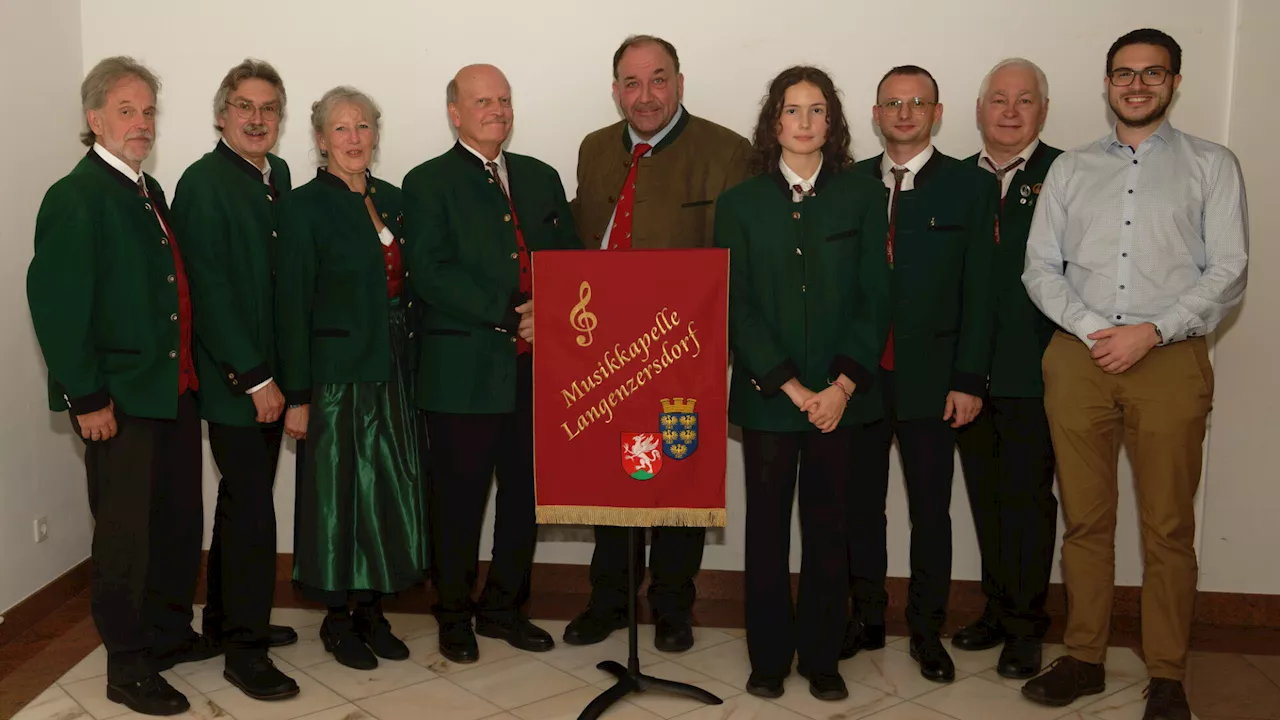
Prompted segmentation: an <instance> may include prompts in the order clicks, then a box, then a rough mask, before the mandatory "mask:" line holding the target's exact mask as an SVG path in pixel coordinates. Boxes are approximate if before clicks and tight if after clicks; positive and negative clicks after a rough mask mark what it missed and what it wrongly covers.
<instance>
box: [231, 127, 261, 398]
mask: <svg viewBox="0 0 1280 720" xmlns="http://www.w3.org/2000/svg"><path fill="white" fill-rule="evenodd" d="M218 142H221V143H222V144H223V145H226V146H227V148H228V149H230V150H231V152H233V153H235V154H236V155H239V156H240V159H241V160H244V161H245V162H247V163H249V164H250V165H252V166H254V167H256V168H258V172H260V173H262V184H263V185H267V186H268V187H269V186H270V185H271V163H269V162H267V159H266V158H263V159H262V164H263V165H265V167H258V164H257V163H255V162H254V161H252V160H250V159H249V158H247V157H245V156H243V155H240V153H239V152H238V151H237V150H236V149H235V148H233V147H231V144H230V143H228V142H227V139H226V138H222V139H220V140H219V141H218ZM250 392H252V391H250Z"/></svg>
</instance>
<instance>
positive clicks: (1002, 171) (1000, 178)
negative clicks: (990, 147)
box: [982, 157, 1025, 245]
mask: <svg viewBox="0 0 1280 720" xmlns="http://www.w3.org/2000/svg"><path fill="white" fill-rule="evenodd" d="M982 159H983V160H985V161H986V163H987V167H989V168H991V172H993V173H995V174H996V184H997V185H999V186H1000V209H1001V210H1003V209H1004V176H1005V175H1008V174H1009V173H1010V172H1011V171H1012V170H1013V169H1014V168H1016V167H1018V166H1019V165H1021V164H1022V163H1023V161H1024V160H1025V158H1017V159H1016V160H1014V161H1013V162H1011V163H1009V164H1008V165H1006V166H1004V167H1002V168H998V167H996V164H995V163H994V162H992V161H991V158H989V157H984V158H982ZM996 244H997V245H999V244H1000V216H999V215H996Z"/></svg>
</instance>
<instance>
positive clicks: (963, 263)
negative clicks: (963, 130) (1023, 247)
mask: <svg viewBox="0 0 1280 720" xmlns="http://www.w3.org/2000/svg"><path fill="white" fill-rule="evenodd" d="M876 96H877V97H876V104H875V106H873V108H872V116H873V117H874V119H875V121H876V123H877V125H878V126H879V128H880V132H881V134H882V135H883V136H884V147H885V152H884V153H883V154H882V155H878V156H876V157H874V158H871V159H869V160H864V161H862V162H860V163H858V165H857V168H858V170H857V171H859V172H865V173H868V174H869V175H871V176H872V177H875V178H877V179H879V180H880V181H881V182H883V183H884V185H885V188H886V194H885V204H886V206H887V212H888V217H889V233H888V237H887V238H886V242H885V253H886V255H887V256H888V259H889V266H890V267H891V268H892V274H893V285H892V300H891V306H892V310H891V325H890V331H889V340H888V343H887V344H886V346H885V348H884V354H883V356H882V357H881V359H880V372H879V377H878V384H879V385H880V389H881V393H882V395H883V399H884V403H885V414H884V419H883V420H880V421H879V422H877V423H874V424H873V425H871V426H869V428H868V430H867V431H866V432H864V433H860V434H859V436H858V441H857V447H855V450H854V452H855V457H858V458H860V461H859V462H858V463H855V467H856V470H855V473H854V477H853V482H852V486H851V488H850V490H849V492H848V498H849V522H848V526H849V542H850V544H849V552H850V558H849V569H850V575H851V576H852V584H853V605H854V617H853V619H852V620H851V622H850V625H849V630H848V632H847V637H846V639H845V649H844V655H845V656H846V657H848V656H851V655H853V654H854V653H856V652H857V651H858V650H860V649H873V648H878V647H883V646H884V632H885V631H884V611H885V605H886V603H887V599H888V598H887V595H886V593H885V587H884V583H885V575H886V572H887V565H888V558H887V551H886V547H885V545H886V521H885V513H884V510H885V493H886V492H887V490H888V482H889V452H890V449H891V446H892V441H893V438H894V437H895V436H896V437H897V438H898V446H899V448H900V451H901V454H902V465H903V474H904V476H905V480H906V489H907V502H908V506H909V508H910V514H911V584H910V589H909V591H908V592H909V599H908V604H907V624H908V626H909V627H910V629H911V646H910V651H911V657H912V658H914V659H915V660H916V661H917V662H919V663H920V672H921V674H922V675H923V676H924V677H925V678H927V679H929V680H933V681H936V682H951V681H952V680H954V679H955V665H954V663H953V662H952V661H951V657H950V656H949V655H947V651H946V649H945V648H943V646H942V642H941V639H940V634H941V631H942V625H943V622H944V621H945V619H946V610H947V595H948V592H949V590H950V587H951V514H950V510H951V482H952V475H953V474H954V472H955V467H954V464H955V441H956V440H955V438H956V430H957V429H958V428H961V427H963V426H965V425H967V424H968V423H969V422H971V421H972V420H973V419H974V418H975V417H977V415H978V411H979V410H980V409H981V407H982V396H983V395H984V394H985V392H986V386H987V371H988V366H989V364H990V359H991V328H992V324H993V316H994V312H993V310H992V305H991V301H992V299H991V292H990V284H991V262H992V254H993V252H994V249H995V242H994V227H993V225H994V222H995V202H996V197H997V195H996V188H995V183H994V182H993V179H992V176H991V174H990V173H984V172H982V171H981V170H979V169H978V168H977V167H976V166H974V165H972V164H969V163H962V162H961V161H959V160H957V159H955V158H951V157H948V156H946V155H943V154H942V153H941V152H938V151H937V150H936V149H935V148H934V147H933V143H932V137H931V135H932V131H933V126H934V124H935V123H936V122H937V121H938V120H940V119H941V118H942V104H941V103H939V102H938V85H937V83H936V82H935V81H934V79H933V76H932V75H930V74H929V72H928V71H927V70H925V69H924V68H921V67H917V66H915V65H904V66H900V67H895V68H893V69H892V70H890V71H889V72H888V73H887V74H885V76H884V78H882V79H881V81H880V85H879V87H878V88H877V89H876Z"/></svg>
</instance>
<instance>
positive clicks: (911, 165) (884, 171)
mask: <svg viewBox="0 0 1280 720" xmlns="http://www.w3.org/2000/svg"><path fill="white" fill-rule="evenodd" d="M932 157H933V143H929V147H927V148H925V149H924V150H921V151H920V154H919V155H916V156H915V157H913V158H911V159H910V160H908V161H906V162H905V163H903V164H902V165H898V164H897V163H895V162H894V161H893V160H892V159H890V158H889V153H887V152H886V153H885V154H884V155H883V156H881V158H880V176H881V177H884V176H885V175H888V174H889V171H890V170H892V169H893V168H895V167H904V168H906V169H907V170H908V171H910V172H911V174H912V175H915V174H917V173H919V172H920V168H922V167H924V165H925V163H927V162H929V159H930V158H932Z"/></svg>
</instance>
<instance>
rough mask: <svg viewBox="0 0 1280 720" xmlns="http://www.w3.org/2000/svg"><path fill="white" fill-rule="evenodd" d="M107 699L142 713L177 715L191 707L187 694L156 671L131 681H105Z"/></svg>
mask: <svg viewBox="0 0 1280 720" xmlns="http://www.w3.org/2000/svg"><path fill="white" fill-rule="evenodd" d="M107 699H108V700H110V701H111V702H116V703H120V704H121V705H124V706H125V707H127V708H129V709H130V710H132V711H134V712H136V713H141V714H143V715H178V714H181V713H184V712H186V711H188V710H190V709H191V703H190V702H188V701H187V696H186V695H183V694H182V693H180V692H178V691H177V690H174V689H173V686H172V685H170V684H169V682H168V681H167V680H165V679H164V678H162V677H160V675H159V674H158V673H156V674H152V675H148V676H147V677H145V678H143V679H142V680H140V681H138V682H133V683H117V684H112V683H107Z"/></svg>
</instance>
